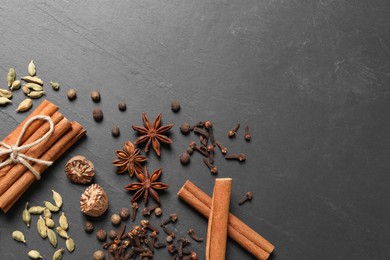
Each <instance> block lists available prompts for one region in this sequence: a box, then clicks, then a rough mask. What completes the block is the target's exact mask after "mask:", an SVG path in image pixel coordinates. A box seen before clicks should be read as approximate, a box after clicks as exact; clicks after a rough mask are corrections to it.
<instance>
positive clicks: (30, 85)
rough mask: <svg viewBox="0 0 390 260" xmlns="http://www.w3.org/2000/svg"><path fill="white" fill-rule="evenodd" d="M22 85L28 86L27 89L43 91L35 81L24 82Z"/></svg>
mask: <svg viewBox="0 0 390 260" xmlns="http://www.w3.org/2000/svg"><path fill="white" fill-rule="evenodd" d="M24 86H26V87H28V88H29V89H31V90H33V91H43V87H42V86H41V85H38V84H35V83H26V84H24Z"/></svg>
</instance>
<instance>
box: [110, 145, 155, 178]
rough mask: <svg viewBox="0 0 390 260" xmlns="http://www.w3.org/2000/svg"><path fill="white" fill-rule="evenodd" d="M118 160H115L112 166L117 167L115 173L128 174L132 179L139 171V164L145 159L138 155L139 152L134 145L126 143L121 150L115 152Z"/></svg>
mask: <svg viewBox="0 0 390 260" xmlns="http://www.w3.org/2000/svg"><path fill="white" fill-rule="evenodd" d="M115 153H116V155H117V156H118V159H115V160H114V161H113V162H112V164H113V165H115V166H117V167H118V168H117V170H116V172H117V173H122V172H125V171H126V170H127V171H128V172H129V174H130V177H133V174H134V173H135V172H137V171H138V172H139V171H141V170H142V169H141V164H142V163H143V162H145V161H146V160H147V159H146V157H145V156H142V155H140V150H139V149H138V148H135V147H134V144H133V143H132V142H130V141H127V142H126V143H124V144H123V147H122V150H119V151H115Z"/></svg>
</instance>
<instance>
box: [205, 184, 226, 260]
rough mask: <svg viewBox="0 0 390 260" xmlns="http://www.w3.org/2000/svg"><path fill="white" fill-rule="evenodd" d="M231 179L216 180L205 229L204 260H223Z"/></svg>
mask: <svg viewBox="0 0 390 260" xmlns="http://www.w3.org/2000/svg"><path fill="white" fill-rule="evenodd" d="M231 190H232V179H231V178H217V179H216V180H215V184H214V191H213V197H212V201H211V209H210V215H209V222H208V228H207V241H206V260H224V259H225V255H226V239H227V229H228V217H229V203H230V192H231Z"/></svg>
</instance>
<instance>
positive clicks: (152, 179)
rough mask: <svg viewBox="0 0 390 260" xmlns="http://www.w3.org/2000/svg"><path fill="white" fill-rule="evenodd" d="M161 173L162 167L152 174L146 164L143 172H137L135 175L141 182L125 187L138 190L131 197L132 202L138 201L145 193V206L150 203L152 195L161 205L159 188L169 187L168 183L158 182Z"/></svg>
mask: <svg viewBox="0 0 390 260" xmlns="http://www.w3.org/2000/svg"><path fill="white" fill-rule="evenodd" d="M161 173H162V168H160V169H158V170H156V171H155V172H153V174H152V175H149V172H148V170H147V168H146V166H145V167H144V172H143V173H142V172H135V176H136V177H137V178H138V180H139V182H134V183H130V184H129V185H127V186H125V187H124V188H125V189H126V190H130V191H136V192H135V193H134V195H133V198H132V199H131V202H132V203H133V202H135V201H137V200H138V199H140V198H141V196H142V195H143V197H144V204H145V206H146V205H147V204H148V200H149V196H151V197H152V198H153V199H154V200H155V201H156V202H157V203H158V204H159V205H160V198H159V196H158V193H157V190H165V189H168V187H169V186H168V184H166V183H163V182H157V180H158V179H159V178H160V175H161Z"/></svg>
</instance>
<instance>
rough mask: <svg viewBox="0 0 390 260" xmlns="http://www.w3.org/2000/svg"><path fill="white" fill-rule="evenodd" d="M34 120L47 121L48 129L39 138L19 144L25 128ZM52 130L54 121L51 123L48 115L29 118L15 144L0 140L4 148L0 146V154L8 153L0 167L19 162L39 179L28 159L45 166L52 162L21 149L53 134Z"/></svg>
mask: <svg viewBox="0 0 390 260" xmlns="http://www.w3.org/2000/svg"><path fill="white" fill-rule="evenodd" d="M35 120H44V121H47V122H48V123H49V125H50V129H49V131H47V132H46V133H45V134H44V135H43V136H42V137H41V138H39V139H38V140H36V141H34V142H32V143H29V144H25V145H20V141H21V139H22V137H23V135H24V134H25V132H26V130H27V128H28V127H29V126H30V125H31V123H32V122H34V121H35ZM53 132H54V123H53V120H52V119H51V118H50V117H49V116H43V115H38V116H34V117H32V118H30V119H29V120H28V121H27V122H26V124H25V125H24V126H23V129H22V131H21V132H20V135H19V137H18V139H17V140H16V143H15V144H13V145H8V144H6V143H4V142H0V145H1V146H3V147H5V148H1V147H0V156H1V155H4V154H9V158H8V159H7V160H5V161H4V162H2V163H0V168H3V167H4V166H7V165H9V164H16V163H21V164H23V165H24V166H26V167H27V168H28V169H29V170H30V171H31V173H32V174H34V176H35V178H36V179H37V180H39V179H40V178H41V175H40V174H39V172H37V171H36V170H35V169H34V167H32V166H31V164H30V163H29V162H28V161H32V162H35V163H39V164H44V165H47V166H50V165H52V163H53V162H51V161H45V160H41V159H37V158H33V157H30V156H28V155H25V154H24V153H22V151H23V150H27V149H29V148H31V147H33V146H35V145H37V144H39V143H41V142H43V141H45V140H46V139H48V138H49V137H50V136H51V135H52V134H53ZM19 145H20V146H19Z"/></svg>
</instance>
